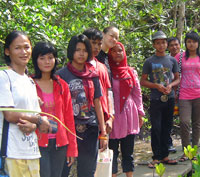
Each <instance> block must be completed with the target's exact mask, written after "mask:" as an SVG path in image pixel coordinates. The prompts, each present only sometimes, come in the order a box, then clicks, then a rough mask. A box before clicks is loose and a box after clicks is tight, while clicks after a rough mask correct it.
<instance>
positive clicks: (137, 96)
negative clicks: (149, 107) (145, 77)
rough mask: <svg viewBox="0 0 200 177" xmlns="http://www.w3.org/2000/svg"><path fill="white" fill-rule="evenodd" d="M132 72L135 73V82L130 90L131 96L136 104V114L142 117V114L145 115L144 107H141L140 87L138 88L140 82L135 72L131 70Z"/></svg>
mask: <svg viewBox="0 0 200 177" xmlns="http://www.w3.org/2000/svg"><path fill="white" fill-rule="evenodd" d="M133 73H134V75H135V81H136V84H135V87H134V90H133V92H132V97H133V99H134V101H135V104H136V106H137V110H138V115H139V116H140V118H142V116H144V115H145V112H144V107H143V102H142V93H141V88H140V82H139V79H138V75H137V72H136V71H133Z"/></svg>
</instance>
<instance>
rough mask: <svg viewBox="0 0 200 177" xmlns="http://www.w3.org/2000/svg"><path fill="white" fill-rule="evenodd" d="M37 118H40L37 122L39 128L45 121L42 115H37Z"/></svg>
mask: <svg viewBox="0 0 200 177" xmlns="http://www.w3.org/2000/svg"><path fill="white" fill-rule="evenodd" d="M36 116H37V118H38V121H37V123H36V124H37V127H39V126H40V125H41V124H42V122H43V120H42V117H41V115H40V114H37V115H36Z"/></svg>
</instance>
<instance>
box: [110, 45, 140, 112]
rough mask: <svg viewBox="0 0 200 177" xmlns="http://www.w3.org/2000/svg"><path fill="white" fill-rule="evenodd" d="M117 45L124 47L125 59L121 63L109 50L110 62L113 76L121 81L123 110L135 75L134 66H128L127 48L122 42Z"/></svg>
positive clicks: (121, 105)
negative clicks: (115, 59) (116, 60)
mask: <svg viewBox="0 0 200 177" xmlns="http://www.w3.org/2000/svg"><path fill="white" fill-rule="evenodd" d="M116 45H120V46H121V48H122V49H123V54H124V59H123V60H121V61H120V62H119V63H116V62H115V61H113V57H112V56H111V50H112V49H110V50H109V52H108V62H109V65H110V69H111V72H112V77H113V78H114V79H117V80H119V81H120V112H121V111H122V110H123V107H124V104H125V102H126V99H127V98H128V96H129V94H130V92H131V90H132V88H133V87H134V86H135V84H136V81H135V76H134V74H133V68H132V67H130V66H128V64H127V57H126V52H125V48H124V46H123V44H122V43H120V42H117V43H116Z"/></svg>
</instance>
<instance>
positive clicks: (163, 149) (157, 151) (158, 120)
mask: <svg viewBox="0 0 200 177" xmlns="http://www.w3.org/2000/svg"><path fill="white" fill-rule="evenodd" d="M173 111H174V98H170V99H169V100H168V101H167V102H165V103H164V102H161V101H160V100H151V102H150V120H151V126H152V127H151V147H152V151H153V157H152V158H153V159H156V160H162V159H163V158H165V157H168V155H169V151H168V145H169V137H170V132H171V128H172V123H173Z"/></svg>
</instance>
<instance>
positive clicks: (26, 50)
mask: <svg viewBox="0 0 200 177" xmlns="http://www.w3.org/2000/svg"><path fill="white" fill-rule="evenodd" d="M31 52H32V47H31V43H30V40H29V39H28V37H27V36H24V35H19V36H18V37H16V38H15V39H14V40H13V41H12V43H11V44H10V46H9V48H6V49H5V54H6V55H7V56H9V57H10V60H11V66H12V67H16V66H17V67H25V66H26V65H27V63H28V61H29V60H30V58H31Z"/></svg>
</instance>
